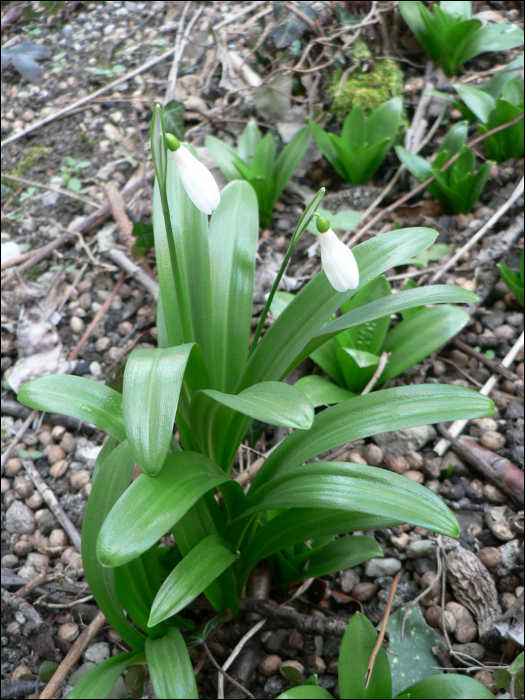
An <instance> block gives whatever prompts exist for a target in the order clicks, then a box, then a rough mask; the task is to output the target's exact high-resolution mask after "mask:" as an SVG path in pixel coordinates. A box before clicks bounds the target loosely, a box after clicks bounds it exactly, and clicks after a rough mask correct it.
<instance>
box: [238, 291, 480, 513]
mask: <svg viewBox="0 0 525 700" xmlns="http://www.w3.org/2000/svg"><path fill="white" fill-rule="evenodd" d="M399 294H401V292H399ZM493 412H494V404H493V403H492V401H491V400H490V399H489V398H488V397H486V396H483V395H481V394H478V393H477V392H476V391H472V390H470V389H465V388H464V387H459V386H453V385H436V384H419V385H415V386H403V387H395V388H392V389H383V390H382V391H380V392H373V393H370V394H366V395H365V396H356V397H355V398H353V399H349V400H348V401H343V402H342V403H340V404H338V405H337V406H332V407H331V408H327V409H326V410H325V411H322V412H321V413H318V414H317V415H316V417H315V418H314V422H313V425H312V427H311V428H310V430H309V431H308V432H307V433H299V432H295V433H291V435H288V437H287V438H285V440H283V441H282V442H281V443H280V444H279V445H278V446H277V447H276V448H275V450H274V451H273V452H272V454H271V455H269V457H268V458H267V459H266V461H265V463H264V465H263V467H262V468H261V469H260V470H259V472H258V474H257V475H256V477H255V479H254V481H253V482H252V486H251V488H250V494H253V493H254V492H255V491H256V490H257V488H258V487H259V486H261V485H262V484H264V483H266V482H268V481H269V479H271V478H273V477H274V476H276V475H282V474H285V473H287V472H288V470H289V469H290V468H291V467H293V466H295V465H299V464H302V463H303V462H306V461H307V460H309V459H312V457H316V456H317V455H319V454H321V453H322V452H327V451H328V450H332V449H334V448H335V447H339V445H344V444H346V443H347V442H352V441H353V440H358V439H360V438H365V437H370V436H371V435H377V434H378V433H384V432H389V431H391V430H401V429H402V428H409V427H413V426H415V425H426V424H428V423H440V422H442V421H452V420H456V419H458V418H481V417H482V416H487V415H491V414H492V413H493ZM310 466H311V465H310ZM303 505H304V504H303Z"/></svg>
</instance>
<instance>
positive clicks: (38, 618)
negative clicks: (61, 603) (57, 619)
mask: <svg viewBox="0 0 525 700" xmlns="http://www.w3.org/2000/svg"><path fill="white" fill-rule="evenodd" d="M2 603H6V605H9V606H10V607H11V608H14V609H15V610H19V611H20V612H21V613H22V615H23V616H24V617H27V619H28V620H31V622H33V623H34V624H35V625H36V626H37V627H42V625H43V624H44V618H43V617H42V615H41V614H40V613H39V612H37V611H36V610H35V609H34V607H33V606H32V605H31V604H30V603H28V602H27V600H24V599H23V598H20V597H19V596H17V595H16V594H15V593H9V591H6V589H5V588H2Z"/></svg>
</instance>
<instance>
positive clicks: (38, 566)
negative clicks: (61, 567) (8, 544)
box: [27, 552, 51, 573]
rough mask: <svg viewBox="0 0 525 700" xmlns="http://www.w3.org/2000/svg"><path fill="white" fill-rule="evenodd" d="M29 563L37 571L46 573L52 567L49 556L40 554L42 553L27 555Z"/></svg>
mask: <svg viewBox="0 0 525 700" xmlns="http://www.w3.org/2000/svg"><path fill="white" fill-rule="evenodd" d="M27 563H28V565H29V566H32V567H33V568H34V569H35V571H38V572H40V573H44V572H45V571H47V569H48V568H49V565H50V563H51V562H50V559H49V557H48V556H47V554H40V552H30V553H29V554H28V555H27Z"/></svg>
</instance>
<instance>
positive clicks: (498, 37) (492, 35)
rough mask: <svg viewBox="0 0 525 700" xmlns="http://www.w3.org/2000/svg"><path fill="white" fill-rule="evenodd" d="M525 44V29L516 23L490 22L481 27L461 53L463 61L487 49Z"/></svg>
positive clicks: (513, 47) (495, 49)
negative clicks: (524, 38) (524, 31)
mask: <svg viewBox="0 0 525 700" xmlns="http://www.w3.org/2000/svg"><path fill="white" fill-rule="evenodd" d="M522 44H523V29H520V28H519V27H517V26H516V25H515V24H505V23H503V24H489V25H487V26H486V27H481V28H480V29H479V30H478V31H477V32H476V34H475V35H474V36H473V37H472V38H471V40H470V41H469V43H468V45H467V46H466V47H465V50H464V51H463V52H462V54H461V63H464V62H465V61H469V60H470V59H471V58H474V57H475V56H478V55H479V54H480V53H485V51H508V50H509V49H515V48H516V47H517V46H521V45H522Z"/></svg>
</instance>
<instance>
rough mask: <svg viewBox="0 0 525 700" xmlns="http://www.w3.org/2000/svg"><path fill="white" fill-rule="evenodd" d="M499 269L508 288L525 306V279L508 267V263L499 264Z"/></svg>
mask: <svg viewBox="0 0 525 700" xmlns="http://www.w3.org/2000/svg"><path fill="white" fill-rule="evenodd" d="M522 258H523V255H522ZM498 270H499V274H500V277H501V279H502V280H503V281H504V282H505V284H506V285H507V287H508V289H509V290H510V291H511V292H512V294H514V296H515V297H516V299H517V300H518V301H519V302H520V304H521V305H522V306H523V305H524V302H525V299H524V292H523V281H522V280H521V279H520V278H519V277H518V275H517V274H516V273H515V272H512V270H511V269H510V268H508V267H507V266H506V265H503V264H502V263H499V264H498Z"/></svg>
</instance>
